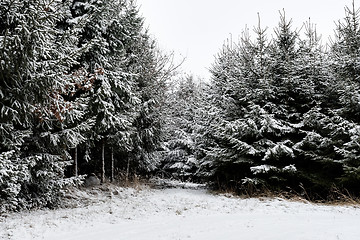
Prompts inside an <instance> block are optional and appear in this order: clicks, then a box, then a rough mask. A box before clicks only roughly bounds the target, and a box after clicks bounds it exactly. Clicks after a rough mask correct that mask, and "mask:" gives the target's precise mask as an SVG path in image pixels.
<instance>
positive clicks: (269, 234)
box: [0, 186, 360, 240]
mask: <svg viewBox="0 0 360 240" xmlns="http://www.w3.org/2000/svg"><path fill="white" fill-rule="evenodd" d="M67 199H68V200H67V201H68V203H67V204H70V205H71V204H72V205H73V207H74V208H70V209H58V210H48V211H44V210H37V211H33V212H27V213H16V214H8V215H6V216H2V218H1V220H0V235H1V236H0V239H1V240H5V239H13V240H20V239H21V240H24V239H29V240H31V239H51V240H63V239H67V240H72V239H73V240H99V239H106V240H115V239H116V240H120V239H144V240H145V239H146V240H148V239H206V240H211V239H227V240H229V239H230V240H231V239H262V240H263V239H276V240H278V239H293V240H296V239H301V240H306V239H311V240H316V239H326V240H331V239H334V240H336V239H359V234H360V228H359V226H358V223H359V222H360V208H359V206H326V205H318V204H310V203H307V202H300V201H297V202H296V201H286V200H283V199H281V198H274V199H267V198H257V199H255V198H250V199H242V198H237V197H234V196H232V195H230V194H222V195H215V194H211V193H209V192H208V191H207V190H205V189H203V188H200V189H196V188H191V189H186V188H171V189H169V188H168V189H151V188H149V187H145V186H142V187H141V189H139V188H121V187H115V186H102V187H100V188H95V189H88V190H86V191H80V190H73V191H72V192H69V193H68V195H67ZM75 206H76V207H75Z"/></svg>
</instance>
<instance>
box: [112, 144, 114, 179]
mask: <svg viewBox="0 0 360 240" xmlns="http://www.w3.org/2000/svg"><path fill="white" fill-rule="evenodd" d="M113 181H114V149H113V148H112V147H111V182H113Z"/></svg>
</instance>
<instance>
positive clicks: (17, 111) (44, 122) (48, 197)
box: [0, 0, 84, 210]
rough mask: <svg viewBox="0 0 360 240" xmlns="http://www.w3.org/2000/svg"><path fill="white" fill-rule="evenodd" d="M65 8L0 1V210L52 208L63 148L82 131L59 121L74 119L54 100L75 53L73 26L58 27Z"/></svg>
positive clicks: (63, 160) (64, 154)
mask: <svg viewBox="0 0 360 240" xmlns="http://www.w3.org/2000/svg"><path fill="white" fill-rule="evenodd" d="M66 4H67V3H66V2H63V1H37V0H31V1H17V0H15V1H2V2H1V4H0V12H1V17H0V18H1V24H0V36H1V37H0V48H1V53H0V62H1V67H0V68H1V69H0V82H1V84H0V85H1V87H0V92H1V94H0V97H1V121H0V124H1V127H0V128H1V133H0V135H1V145H0V149H1V156H2V160H3V161H2V162H3V164H2V166H1V168H2V171H1V172H2V173H4V174H2V175H1V178H0V179H1V180H0V182H1V188H2V189H4V191H2V192H1V206H2V208H3V209H2V210H4V209H5V210H6V209H21V208H31V207H37V206H48V207H51V206H54V205H56V203H57V201H58V200H59V198H58V197H59V194H60V188H61V186H62V185H63V183H64V182H65V180H64V179H63V171H64V166H66V165H67V164H68V163H69V162H68V160H69V158H68V154H67V151H66V150H67V148H66V146H67V145H74V144H76V142H79V141H82V139H83V138H82V137H81V135H79V131H78V130H79V129H80V128H83V127H84V126H73V128H69V129H66V127H65V126H64V124H63V121H64V119H65V117H68V118H69V119H71V118H76V117H77V114H79V111H78V110H79V109H78V108H76V107H75V106H73V105H72V104H70V103H67V102H66V101H64V98H63V97H62V96H61V95H62V93H64V92H67V87H68V86H69V85H68V84H67V80H68V77H69V74H71V66H72V65H74V64H76V57H77V56H79V54H80V52H81V51H82V49H81V48H79V47H78V46H77V44H78V41H77V40H78V38H77V35H76V29H75V28H69V29H62V28H59V26H58V23H59V22H61V21H62V20H63V18H64V17H65V16H66V15H67V14H68V12H67V8H66ZM80 115H81V114H80ZM69 121H71V120H69Z"/></svg>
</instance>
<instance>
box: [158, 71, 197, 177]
mask: <svg viewBox="0 0 360 240" xmlns="http://www.w3.org/2000/svg"><path fill="white" fill-rule="evenodd" d="M201 92H202V89H201V83H198V82H195V80H194V77H193V76H191V75H189V76H181V77H180V79H177V80H176V81H173V82H170V83H169V85H168V90H167V92H166V105H165V107H164V111H163V113H162V114H163V117H164V119H163V120H164V128H163V148H164V149H163V150H162V151H161V166H160V171H161V172H162V174H164V176H166V177H171V178H175V179H178V180H182V181H185V180H196V178H197V176H195V175H196V173H197V170H198V161H197V159H196V156H195V154H196V149H195V148H196V147H195V131H196V126H197V121H196V115H197V111H198V108H199V104H200V94H201Z"/></svg>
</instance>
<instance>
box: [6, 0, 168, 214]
mask: <svg viewBox="0 0 360 240" xmlns="http://www.w3.org/2000/svg"><path fill="white" fill-rule="evenodd" d="M0 63H1V64H0V82H1V84H0V116H1V118H0V212H4V211H8V210H18V209H24V208H35V207H43V206H46V207H54V206H56V205H57V204H58V201H59V199H60V198H59V197H60V195H61V191H62V187H63V186H65V185H66V184H71V183H74V182H75V183H76V182H77V181H79V180H80V178H77V176H78V175H80V174H89V173H96V174H98V175H99V178H100V179H101V181H103V182H104V181H105V179H106V178H110V179H111V180H113V179H114V177H115V176H118V175H119V174H120V173H123V175H124V174H125V175H126V174H127V175H129V172H130V173H135V172H137V173H138V174H141V173H142V172H147V171H149V170H153V169H154V168H155V167H156V165H157V158H155V150H156V148H157V146H158V145H159V141H160V137H159V135H160V129H161V128H160V127H161V119H159V117H160V114H159V111H160V109H161V107H160V104H161V102H162V101H163V100H162V97H163V95H164V94H163V93H164V92H165V82H166V81H167V80H168V79H169V77H170V75H171V74H172V72H173V70H174V65H173V64H172V61H171V56H169V55H165V54H162V53H161V52H160V51H159V50H158V49H157V47H156V42H155V41H154V40H153V39H151V38H150V36H149V34H148V32H147V30H146V29H145V28H144V23H143V18H142V17H141V16H140V15H139V12H138V7H137V6H136V5H135V3H134V1H130V0H115V1H113V0H111V1H108V0H105V1H104V0H101V1H99V0H45V1H43V0H41V1H40V0H26V1H23V0H4V1H1V3H0ZM105 163H106V164H105Z"/></svg>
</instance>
